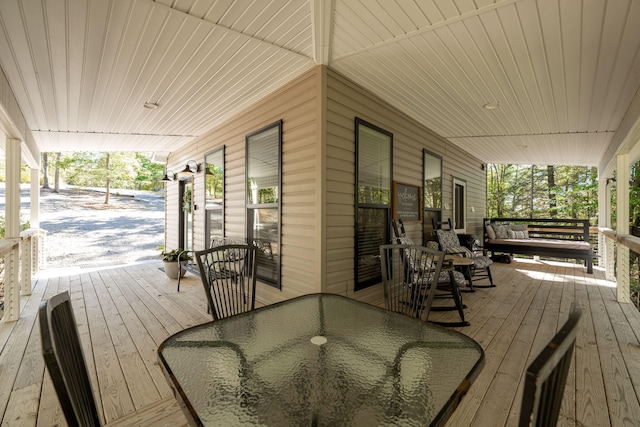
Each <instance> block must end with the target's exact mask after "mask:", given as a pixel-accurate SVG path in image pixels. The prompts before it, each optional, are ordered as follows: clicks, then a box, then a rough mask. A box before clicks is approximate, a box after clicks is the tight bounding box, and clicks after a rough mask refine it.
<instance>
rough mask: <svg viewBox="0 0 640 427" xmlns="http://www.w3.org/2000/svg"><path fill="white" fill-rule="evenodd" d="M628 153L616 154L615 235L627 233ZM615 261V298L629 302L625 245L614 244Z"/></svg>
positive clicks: (627, 261) (627, 260) (627, 258)
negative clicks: (616, 261)
mask: <svg viewBox="0 0 640 427" xmlns="http://www.w3.org/2000/svg"><path fill="white" fill-rule="evenodd" d="M629 169H630V165H629V154H618V156H617V167H616V171H617V180H616V189H617V190H616V191H617V209H616V212H617V220H616V231H617V235H618V236H621V235H627V234H629ZM616 247H617V255H618V263H617V270H618V274H617V276H618V277H617V286H616V289H617V298H618V301H619V302H630V301H631V299H630V290H629V283H630V282H629V248H628V247H626V246H625V245H616Z"/></svg>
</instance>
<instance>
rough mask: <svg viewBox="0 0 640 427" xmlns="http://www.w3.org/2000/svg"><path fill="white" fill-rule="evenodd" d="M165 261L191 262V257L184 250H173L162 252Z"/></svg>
mask: <svg viewBox="0 0 640 427" xmlns="http://www.w3.org/2000/svg"><path fill="white" fill-rule="evenodd" d="M160 255H161V256H162V260H163V261H178V260H180V261H189V260H190V259H191V256H190V255H189V253H188V252H186V251H185V250H184V249H182V248H178V249H173V250H171V251H162V252H161V253H160Z"/></svg>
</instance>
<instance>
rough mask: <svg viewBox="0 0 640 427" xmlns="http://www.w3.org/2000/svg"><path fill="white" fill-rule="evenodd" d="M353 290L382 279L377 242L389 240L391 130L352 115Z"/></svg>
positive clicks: (382, 242)
mask: <svg viewBox="0 0 640 427" xmlns="http://www.w3.org/2000/svg"><path fill="white" fill-rule="evenodd" d="M355 134H356V135H355V136H356V138H355V139H356V200H355V205H356V218H355V222H356V233H355V290H356V291H357V290H360V289H364V288H366V287H368V286H371V285H374V284H376V283H380V282H381V279H382V278H381V275H380V245H384V244H386V243H388V242H389V230H390V224H389V221H390V218H391V184H392V177H393V170H392V165H393V158H392V156H393V154H392V153H393V134H392V133H391V132H388V131H386V130H384V129H382V128H379V127H377V126H375V125H373V124H371V123H367V122H366V121H364V120H362V119H359V118H357V117H356V119H355Z"/></svg>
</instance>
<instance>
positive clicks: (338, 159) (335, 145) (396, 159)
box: [326, 71, 486, 303]
mask: <svg viewBox="0 0 640 427" xmlns="http://www.w3.org/2000/svg"><path fill="white" fill-rule="evenodd" d="M328 75H329V78H328V83H327V87H328V89H327V123H326V129H327V150H326V153H327V166H326V174H327V183H326V191H327V219H326V221H327V245H326V250H327V255H326V261H327V289H328V290H330V291H331V292H337V293H344V292H347V294H348V295H350V296H352V297H354V298H357V299H359V300H363V301H367V302H371V303H380V302H381V300H382V292H381V286H372V287H370V288H367V289H364V290H362V291H358V292H354V291H353V284H352V283H350V284H349V286H347V287H346V288H345V283H346V282H348V281H349V279H350V280H351V281H353V268H354V250H353V246H354V242H353V239H354V226H355V224H354V215H355V204H354V191H355V190H354V187H355V163H354V162H355V135H354V119H355V118H356V117H360V118H361V119H363V120H366V121H368V122H370V123H372V124H374V125H376V126H379V127H381V128H383V129H385V130H387V131H389V132H391V133H392V134H393V179H394V180H395V181H399V182H405V183H409V184H413V185H418V186H421V185H422V152H423V149H425V148H426V149H427V150H429V151H431V152H433V153H435V154H438V155H441V156H443V158H444V159H443V202H444V203H447V204H448V205H451V201H452V197H453V196H452V193H451V191H452V185H451V182H452V177H453V176H457V177H459V178H462V179H466V180H467V191H468V203H467V206H468V208H470V207H471V206H473V207H474V209H475V213H469V218H470V221H471V223H472V224H473V226H472V227H470V228H471V229H472V230H477V227H476V223H477V218H481V216H482V215H483V214H484V212H485V210H486V202H485V201H484V198H485V194H486V184H485V181H484V180H485V178H484V171H481V170H480V161H479V160H478V159H475V158H473V157H472V156H470V155H468V154H467V153H465V152H463V151H461V150H459V149H456V148H453V146H452V145H451V144H450V143H449V142H448V141H446V140H445V139H444V138H442V137H440V136H438V135H436V134H435V133H434V132H432V131H431V130H430V129H427V128H425V127H424V126H422V125H420V124H418V123H417V122H416V121H414V120H413V119H411V118H410V117H407V116H406V115H404V114H402V113H400V112H399V111H398V110H397V109H395V108H394V107H393V106H390V105H388V104H386V103H384V102H382V101H381V100H380V99H378V98H377V97H375V96H374V95H372V94H370V93H369V92H367V91H365V90H363V89H362V88H361V87H359V86H358V85H356V84H354V83H353V82H350V81H348V80H347V79H345V78H343V77H342V76H341V75H339V74H338V73H335V72H332V71H329V72H328ZM471 194H473V195H471ZM450 214H451V213H450V212H443V216H444V217H445V218H446V217H447V216H450ZM480 225H481V220H480ZM406 226H407V231H408V232H409V233H410V235H411V236H412V237H413V238H414V240H415V241H416V242H421V241H422V224H421V223H418V222H407V224H406Z"/></svg>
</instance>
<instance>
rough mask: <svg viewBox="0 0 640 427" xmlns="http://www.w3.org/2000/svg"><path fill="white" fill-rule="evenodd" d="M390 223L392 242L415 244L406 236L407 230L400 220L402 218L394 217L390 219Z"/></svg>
mask: <svg viewBox="0 0 640 427" xmlns="http://www.w3.org/2000/svg"><path fill="white" fill-rule="evenodd" d="M391 225H392V228H393V235H394V237H395V242H394V243H398V244H401V245H415V243H414V242H413V240H412V239H411V237H409V236H407V232H406V231H405V229H404V223H403V222H402V219H400V218H398V220H397V221H396V220H395V219H392V220H391Z"/></svg>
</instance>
